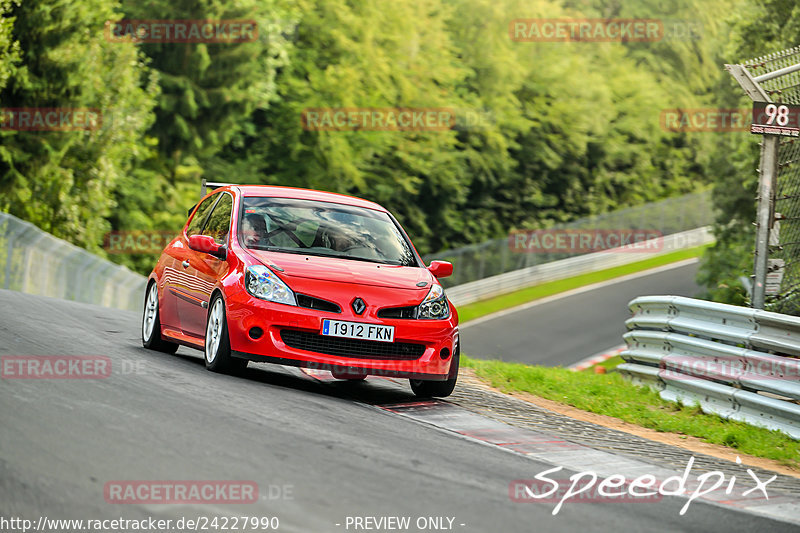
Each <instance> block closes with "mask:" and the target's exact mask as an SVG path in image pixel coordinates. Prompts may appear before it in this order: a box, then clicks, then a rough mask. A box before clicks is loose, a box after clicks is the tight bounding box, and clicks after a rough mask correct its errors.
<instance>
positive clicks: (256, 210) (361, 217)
mask: <svg viewBox="0 0 800 533" xmlns="http://www.w3.org/2000/svg"><path fill="white" fill-rule="evenodd" d="M241 216H242V219H241V220H240V221H239V242H241V243H242V245H243V246H245V247H246V248H253V249H256V250H270V251H276V252H284V253H300V254H306V255H319V256H330V257H341V258H344V259H355V260H361V261H372V262H375V263H386V264H390V265H404V266H417V262H416V259H415V257H414V252H413V251H412V249H411V245H410V244H409V243H408V241H407V240H406V239H405V238H404V236H403V234H402V233H401V232H400V229H399V228H398V227H397V225H396V224H395V222H394V221H393V220H392V218H391V217H390V216H389V215H388V214H386V213H383V212H381V211H374V210H372V209H364V208H361V207H352V206H347V205H341V204H334V203H329V202H319V201H313V200H295V199H289V198H266V197H252V196H251V197H245V198H244V202H243V209H242V215H241Z"/></svg>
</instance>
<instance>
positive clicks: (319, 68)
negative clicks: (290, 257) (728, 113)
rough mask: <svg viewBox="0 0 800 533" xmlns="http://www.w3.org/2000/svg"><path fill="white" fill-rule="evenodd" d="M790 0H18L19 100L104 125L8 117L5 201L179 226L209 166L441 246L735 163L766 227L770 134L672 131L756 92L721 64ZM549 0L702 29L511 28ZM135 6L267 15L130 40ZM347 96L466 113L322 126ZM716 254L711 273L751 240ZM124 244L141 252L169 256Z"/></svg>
mask: <svg viewBox="0 0 800 533" xmlns="http://www.w3.org/2000/svg"><path fill="white" fill-rule="evenodd" d="M784 4H785V5H784ZM792 9H794V11H795V13H796V12H797V9H796V8H794V6H793V3H792V2H762V1H759V0H717V1H711V0H706V1H703V0H671V1H668V2H664V1H663V0H659V1H656V0H635V1H625V2H623V1H622V0H537V1H523V0H420V1H415V2H397V1H394V0H358V1H352V0H325V1H316V2H315V1H312V0H48V1H47V2H41V1H39V0H0V107H2V108H24V107H73V108H98V109H101V110H102V112H103V122H102V127H100V128H98V129H95V130H91V131H63V132H60V131H59V132H53V131H14V130H8V129H6V130H0V191H2V196H0V210H4V211H8V212H11V213H12V214H15V215H17V216H19V217H21V218H24V219H26V220H30V221H32V222H34V223H35V224H37V225H39V226H41V227H42V228H44V229H45V230H47V231H50V232H52V233H54V234H55V235H57V236H59V237H62V238H65V239H67V240H70V241H72V242H74V243H76V244H79V245H81V246H84V247H86V248H89V249H92V250H93V251H96V252H98V253H101V254H102V253H104V252H103V249H102V245H103V236H104V234H106V233H107V232H109V231H111V230H151V229H152V230H172V231H176V232H177V229H178V228H179V227H180V225H181V224H182V221H183V219H184V218H185V214H186V209H187V208H188V207H190V206H191V205H192V204H193V203H194V202H195V201H196V200H197V194H198V192H199V181H200V179H201V178H203V177H205V178H207V179H210V180H218V181H232V182H241V183H265V184H267V183H269V184H281V185H291V186H299V187H311V188H319V189H324V190H331V191H337V192H344V193H350V194H355V195H358V196H362V197H366V198H369V199H372V200H375V201H377V202H379V203H381V204H383V205H385V206H386V207H388V208H389V209H390V210H392V211H393V212H394V213H395V214H396V215H397V216H398V218H399V219H400V220H401V222H402V223H403V224H404V225H405V226H406V228H407V229H408V230H409V232H410V233H411V234H412V236H413V238H414V239H415V243H416V244H417V245H418V247H419V248H420V251H421V252H423V253H425V252H431V251H436V250H440V249H443V248H447V247H453V246H458V245H462V244H467V243H473V242H479V241H482V240H484V239H488V238H495V237H500V236H502V235H504V234H505V232H507V231H509V229H511V228H519V227H539V226H546V225H548V224H552V223H554V222H557V221H567V220H571V219H575V218H578V217H582V216H586V215H591V214H595V213H601V212H606V211H609V210H613V209H617V208H621V207H626V206H630V205H635V204H640V203H643V202H647V201H652V200H656V199H660V198H664V197H668V196H673V195H677V194H681V193H684V192H688V191H691V190H695V189H697V188H698V187H703V186H706V185H707V184H709V183H712V182H715V181H718V182H719V183H720V187H721V188H727V189H729V190H730V189H733V190H735V191H736V192H737V193H736V194H727V195H720V205H723V204H724V205H727V204H731V205H730V206H729V207H730V208H731V209H734V210H736V213H737V214H736V216H735V217H733V219H731V218H730V217H728V218H726V220H728V222H730V221H731V220H740V221H742V224H741V226H736V227H733V226H731V227H732V228H733V229H731V231H732V232H733V233H735V234H736V236H737V238H744V239H745V240H746V238H747V237H743V235H744V234H745V233H747V231H749V229H747V228H745V224H744V221H747V220H749V219H748V218H747V217H748V216H750V213H748V212H747V210H748V209H751V204H752V201H751V200H752V194H751V193H752V191H751V188H752V187H751V186H752V183H751V182H752V180H753V179H754V173H753V172H752V166H753V162H752V160H751V159H750V157H751V156H752V154H751V152H752V144H753V143H752V139H751V138H749V137H747V136H746V135H744V134H736V133H734V134H720V133H686V132H682V133H676V132H670V131H665V129H664V128H663V127H662V126H661V124H660V122H659V120H660V114H661V111H662V110H664V109H671V108H696V107H705V106H717V105H720V104H721V103H722V102H724V103H728V102H734V103H735V104H736V103H739V102H740V100H741V99H740V98H739V94H738V93H736V92H735V89H736V88H735V87H733V86H732V84H731V82H730V81H729V80H727V79H725V75H726V74H725V73H724V71H722V69H721V65H722V63H724V62H726V61H731V60H734V59H738V58H740V57H742V56H743V55H744V56H747V55H748V54H749V55H754V54H755V53H756V51H758V52H761V51H763V50H764V49H765V47H767V45H768V46H771V47H773V48H774V47H778V48H779V47H781V46H783V45H784V44H785V43H786V42H787V40H788V41H790V40H791V39H789V38H788V37H786V38H784V36H783V34H784V26H786V27H789V28H797V27H798V26H797V23H796V22H797V21H796V17H795V18H792V19H787V18H786V16H785V13H789V12H791V11H792ZM743 13H747V14H748V16H747V17H745V16H743V15H742V14H743ZM543 17H549V18H578V17H590V18H601V17H602V18H648V19H661V20H665V21H677V22H675V23H673V24H672V25H670V26H668V27H666V29H667V30H669V29H670V28H672V27H675V25H676V24H678V25H679V24H683V25H684V26H686V25H687V24H688V23H691V25H692V26H693V27H694V28H701V31H700V32H699V33H696V34H692V35H678V36H676V35H669V32H668V35H667V36H666V38H664V39H662V40H660V41H657V42H626V43H620V42H608V43H605V42H601V43H598V42H574V43H559V42H517V41H515V40H513V39H511V38H510V36H509V23H510V22H511V21H512V20H513V19H522V18H543ZM122 19H151V20H152V19H208V20H227V19H248V20H253V21H255V22H256V23H257V26H258V30H259V31H258V38H257V39H256V40H254V41H250V42H239V43H166V42H162V43H147V42H133V41H132V40H130V39H127V40H125V39H123V40H120V39H110V38H109V37H108V35H107V33H106V23H107V22H108V21H119V20H122ZM792 20H794V21H795V22H791V21H792ZM762 23H763V25H765V26H767V27H769V28H770V32H771V35H772V34H774V38H770V40H768V42H767V43H766V45H765V44H763V43H761V42H760V41H753V38H752V31H751V29H752V25H754V24H757V25H759V26H758V27H760V28H761V27H763V26H762V25H761V24H762ZM792 24H793V25H792ZM782 25H783V26H782ZM794 31H795V33H797V30H796V29H795V30H794ZM751 41H752V42H751ZM750 50H752V51H753V53H750V52H749V51H750ZM720 95H722V98H721V97H720ZM726 99H727V101H726ZM330 107H336V108H339V107H350V108H397V107H404V108H449V109H454V110H456V111H457V114H458V115H459V116H460V119H461V120H460V121H459V123H458V124H457V125H456V126H455V127H454V128H452V129H449V130H447V131H427V132H420V131H417V132H410V131H405V132H404V131H309V130H307V129H304V127H303V124H302V122H301V115H302V112H303V110H304V109H308V108H330ZM464 117H471V118H473V119H474V118H475V117H478V118H479V119H480V120H479V121H478V123H477V124H476V123H474V121H473V122H470V123H465V122H464V121H463V119H464ZM731 149H734V150H735V152H736V154H737V155H736V156H735V157H730V156H729V153H730V152H729V150H731ZM739 193H740V194H739ZM748 194H749V195H750V196H749V197H748V196H747V195H748ZM743 242H744V241H743ZM747 242H750V241H747ZM716 254H717V255H716V256H714V258H713V259H712V261H711V262H710V263H709V265H710V266H709V270H708V272H707V279H708V281H709V283H710V284H711V285H713V286H716V285H717V284H718V281H719V279H721V278H720V276H719V275H718V274H717V272H719V271H721V270H723V268H722V265H723V264H724V265H728V266H729V265H730V264H732V263H735V262H736V261H735V260H734V259H733V257H738V255H736V254H734V255H730V253H729V252H727V251H726V252H724V253H722V252H717V253H716ZM726 254H727V255H726ZM114 259H115V260H118V261H122V262H124V263H126V264H128V265H130V266H132V267H134V268H136V269H138V270H140V271H143V272H144V271H147V270H148V269H149V268H150V267H151V266H152V261H153V258H152V256H143V255H128V256H120V255H116V256H114ZM726 272H727V271H726ZM735 277H736V276H733V278H735Z"/></svg>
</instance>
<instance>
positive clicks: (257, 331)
mask: <svg viewBox="0 0 800 533" xmlns="http://www.w3.org/2000/svg"><path fill="white" fill-rule="evenodd" d="M263 334H264V330H263V329H261V328H259V327H258V326H256V327H254V328H250V333H249V335H250V338H251V339H253V340H258V339H260V338H261V336H262V335H263Z"/></svg>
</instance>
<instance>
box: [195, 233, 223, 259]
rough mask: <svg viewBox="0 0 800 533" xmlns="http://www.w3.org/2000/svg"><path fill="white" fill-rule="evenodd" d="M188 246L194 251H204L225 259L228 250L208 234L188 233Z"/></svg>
mask: <svg viewBox="0 0 800 533" xmlns="http://www.w3.org/2000/svg"><path fill="white" fill-rule="evenodd" d="M189 248H191V249H192V250H194V251H195V252H205V253H207V254H209V255H213V256H214V257H217V258H219V259H225V258H226V256H227V255H228V250H227V248H226V247H225V245H223V244H217V243H216V241H214V237H211V236H210V235H190V236H189Z"/></svg>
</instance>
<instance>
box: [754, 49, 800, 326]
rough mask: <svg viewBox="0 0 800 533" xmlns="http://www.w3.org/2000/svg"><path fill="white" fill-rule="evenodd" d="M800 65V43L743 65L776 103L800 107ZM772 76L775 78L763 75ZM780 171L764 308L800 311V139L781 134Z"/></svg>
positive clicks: (777, 310)
mask: <svg viewBox="0 0 800 533" xmlns="http://www.w3.org/2000/svg"><path fill="white" fill-rule="evenodd" d="M798 64H800V46H796V47H794V48H790V49H788V50H784V51H782V52H777V53H773V54H769V55H766V56H764V57H758V58H755V59H751V60H748V61H745V62H744V63H743V66H744V68H745V69H747V71H748V72H749V73H750V74H751V75H752V77H753V80H754V81H755V82H756V83H758V85H759V86H760V89H762V90H763V92H764V93H766V95H767V96H768V98H769V99H771V100H772V101H773V102H774V103H776V104H789V105H800V71H798V70H792V68H791V67H795V66H797V65H798ZM782 69H786V70H785V71H783V73H782V72H781V71H782ZM772 73H774V74H772ZM770 74H772V76H774V77H772V79H763V77H770ZM765 75H766V76H765ZM755 100H756V101H758V99H755ZM763 165H764V161H763V154H762V166H763ZM762 172H763V170H762ZM774 172H775V179H774V191H775V192H774V204H773V205H774V208H773V213H771V214H770V219H769V220H770V222H771V227H770V229H769V237H768V263H767V267H766V271H767V274H766V291H767V292H766V296H765V301H764V308H765V309H768V310H770V311H776V312H779V313H785V314H790V315H800V139H797V138H793V137H780V138H779V140H778V149H777V168H775V171H774ZM756 253H758V251H757V252H756Z"/></svg>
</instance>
